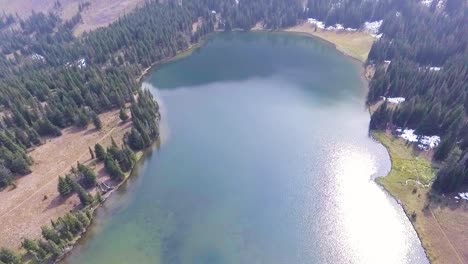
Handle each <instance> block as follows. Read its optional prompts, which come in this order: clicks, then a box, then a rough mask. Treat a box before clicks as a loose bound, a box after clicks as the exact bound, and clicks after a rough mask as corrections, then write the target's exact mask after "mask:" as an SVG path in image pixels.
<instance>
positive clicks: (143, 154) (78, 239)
mask: <svg viewBox="0 0 468 264" xmlns="http://www.w3.org/2000/svg"><path fill="white" fill-rule="evenodd" d="M215 33H216V32H215ZM211 34H212V33H210V34H208V35H211ZM208 35H206V36H205V37H204V38H202V39H200V41H199V42H197V43H195V44H192V45H190V46H189V47H188V48H187V49H185V50H182V51H180V52H178V53H177V54H176V55H175V56H173V57H170V58H165V59H163V60H160V61H156V62H153V63H152V64H151V65H150V66H149V67H147V68H145V69H144V70H143V71H142V73H141V74H140V75H139V76H138V77H137V78H136V81H137V82H138V83H139V84H140V85H141V84H142V81H143V79H144V77H145V76H146V75H148V74H149V73H151V71H152V70H154V68H155V67H157V66H159V65H162V64H165V63H169V62H172V61H176V60H179V59H182V58H185V57H187V56H189V55H191V54H192V53H193V52H194V51H195V50H196V49H198V48H200V47H201V46H203V44H204V43H205V41H206V38H207V37H208ZM160 122H161V115H160V118H159V119H158V126H159V124H160ZM160 145H161V135H159V136H158V138H157V139H156V140H155V141H154V143H153V144H152V145H151V146H150V147H148V148H146V149H143V150H141V151H139V152H136V153H135V155H136V156H137V159H136V161H135V164H134V165H133V166H132V168H131V170H130V172H128V173H126V176H125V178H124V179H123V180H122V181H121V182H119V183H118V184H117V185H116V186H115V187H114V188H113V189H112V190H110V191H109V192H107V193H105V194H104V195H103V196H102V201H100V202H98V203H97V204H95V205H93V206H91V207H90V208H87V209H88V210H89V212H90V213H91V215H92V217H91V219H90V220H91V222H90V224H89V225H88V226H87V227H86V228H85V229H84V230H83V231H82V232H81V233H80V234H79V235H78V236H77V237H75V238H74V240H73V241H71V242H70V245H69V246H68V247H67V249H66V250H65V251H64V252H63V253H62V254H61V255H59V256H57V257H56V258H55V259H54V260H53V261H52V263H54V264H55V263H61V262H62V261H63V260H65V259H66V258H67V256H68V255H70V254H71V252H72V251H73V249H74V248H75V247H76V245H78V244H79V243H80V242H82V241H83V240H84V239H86V236H87V235H88V234H89V230H90V229H92V228H93V227H94V221H93V220H94V217H95V215H96V211H97V210H99V208H100V207H102V206H104V203H105V202H106V201H107V199H108V198H109V197H111V195H112V194H113V193H114V192H115V191H118V190H119V189H120V188H121V187H122V185H123V184H125V183H127V181H128V180H129V179H130V178H131V177H133V176H134V174H135V173H136V172H137V171H138V169H139V167H140V166H141V165H142V163H143V161H144V160H145V158H146V157H147V155H148V154H150V153H152V152H153V151H154V150H155V149H157V148H159V146H160ZM83 209H86V208H82V209H80V210H78V211H81V210H83Z"/></svg>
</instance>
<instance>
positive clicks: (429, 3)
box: [421, 0, 433, 7]
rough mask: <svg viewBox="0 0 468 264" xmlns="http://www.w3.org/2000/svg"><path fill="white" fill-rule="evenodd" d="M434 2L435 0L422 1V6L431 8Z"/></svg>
mask: <svg viewBox="0 0 468 264" xmlns="http://www.w3.org/2000/svg"><path fill="white" fill-rule="evenodd" d="M432 1H433V0H422V1H421V4H423V5H425V6H427V7H429V6H431V4H432Z"/></svg>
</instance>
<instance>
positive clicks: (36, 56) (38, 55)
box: [31, 53, 45, 61]
mask: <svg viewBox="0 0 468 264" xmlns="http://www.w3.org/2000/svg"><path fill="white" fill-rule="evenodd" d="M31 59H33V60H35V61H45V57H44V56H42V55H40V54H37V53H34V54H33V55H31Z"/></svg>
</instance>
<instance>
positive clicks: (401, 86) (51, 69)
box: [0, 0, 468, 191]
mask: <svg viewBox="0 0 468 264" xmlns="http://www.w3.org/2000/svg"><path fill="white" fill-rule="evenodd" d="M466 9H467V6H466V2H465V1H463V0H448V1H446V2H445V3H444V4H443V5H441V4H440V3H439V2H438V1H436V0H434V1H432V2H431V3H430V4H429V5H423V4H421V3H420V2H418V1H403V0H385V1H375V2H372V1H364V0H362V1H337V0H314V1H308V2H307V3H305V4H304V2H302V1H294V0H292V1H291V0H258V1H240V0H239V1H235V0H232V1H231V0H187V1H169V2H167V3H165V4H160V3H158V2H156V1H148V2H146V3H145V5H144V6H142V7H140V8H138V9H137V10H135V11H134V12H133V13H130V14H128V15H125V16H123V17H121V18H120V19H119V20H118V21H117V22H115V23H113V24H111V25H110V26H109V27H106V28H103V29H100V30H96V31H94V32H91V33H89V34H85V35H84V36H83V37H81V38H76V37H74V36H73V28H74V27H75V26H76V25H77V24H78V23H80V22H81V15H80V13H77V14H76V15H75V16H74V17H72V18H71V19H70V20H68V21H62V20H61V19H60V18H59V17H58V16H57V15H56V14H53V13H49V14H43V13H32V15H31V16H30V17H29V18H28V19H26V20H22V19H20V18H18V17H14V16H12V15H7V14H4V15H2V16H0V22H1V23H0V26H1V27H0V29H1V30H0V53H1V55H2V56H0V80H1V82H0V114H1V117H2V120H1V122H0V126H1V128H2V131H1V132H0V142H1V144H0V186H5V185H7V184H9V183H10V182H11V180H12V177H13V176H14V175H24V174H28V173H29V172H30V169H29V166H30V164H31V163H32V162H33V161H32V160H31V159H30V158H29V157H28V156H27V154H26V152H27V149H28V148H30V147H32V146H35V145H39V144H41V143H42V139H43V138H44V137H55V136H60V134H61V131H60V130H61V129H63V128H66V127H69V126H77V127H86V126H87V125H88V123H91V122H92V121H94V122H93V123H96V122H99V121H97V120H96V119H98V118H99V117H98V114H99V113H102V112H105V111H108V110H110V109H115V108H123V107H124V106H125V104H126V103H130V102H131V101H132V98H133V95H134V94H135V93H136V92H137V91H138V89H139V88H138V84H137V82H136V81H135V80H136V76H138V74H139V73H140V72H141V70H142V69H143V68H146V67H148V66H150V65H151V64H152V63H154V62H157V61H159V60H162V59H164V58H168V57H172V56H174V55H175V54H176V53H177V52H178V51H181V50H184V49H186V48H188V47H189V46H190V45H191V44H193V43H196V42H197V41H198V40H199V39H200V38H201V37H203V36H204V35H206V34H208V33H210V32H212V31H214V30H215V28H216V29H224V30H231V29H234V28H241V29H245V30H248V29H250V28H252V27H253V26H254V25H255V24H256V23H257V22H262V24H263V25H264V27H266V28H270V29H277V28H281V27H287V26H291V25H294V24H296V23H297V21H298V20H299V19H305V18H308V17H313V18H316V19H319V20H323V21H324V22H325V23H326V24H327V25H334V24H335V23H341V24H343V25H344V26H345V27H353V28H360V27H362V25H363V23H364V22H366V21H373V20H380V19H381V20H383V24H382V26H381V28H380V33H382V34H383V35H382V37H381V38H380V39H379V40H378V41H377V42H375V44H374V45H373V47H372V50H371V52H370V54H369V58H368V63H369V64H375V65H376V73H375V76H374V78H373V79H372V81H371V84H370V87H371V88H370V92H369V96H368V102H369V103H373V102H376V101H377V100H379V98H380V96H387V97H392V96H395V97H396V96H401V97H405V98H407V99H408V100H407V101H406V102H405V103H403V104H401V105H399V106H398V107H396V108H390V107H387V104H384V105H383V106H382V107H381V109H379V111H377V112H376V114H374V115H373V117H372V122H371V128H372V129H383V128H386V127H387V126H388V125H389V124H394V125H396V126H401V127H411V128H416V129H417V131H418V132H419V133H421V134H438V135H441V136H442V138H443V142H442V144H441V145H440V147H439V148H438V150H437V153H436V155H435V159H437V160H438V161H445V159H446V158H447V157H448V156H450V155H451V154H454V153H461V154H457V155H458V156H459V157H458V159H457V160H458V161H461V160H464V159H463V157H464V156H465V149H467V146H468V136H465V135H466V133H464V132H465V131H466V130H468V126H467V125H466V124H465V115H466V113H465V108H466V104H468V101H467V100H468V99H465V92H466V89H467V84H466V79H467V65H466V61H467V48H466V46H467V39H466V38H460V37H459V36H463V35H466V33H467V32H468V23H466V22H467V19H466V12H467V10H466ZM80 10H81V9H80ZM197 21H198V22H200V21H201V23H199V24H198V27H197V28H196V29H195V30H194V29H193V28H192V25H193V23H195V22H197ZM384 61H391V64H390V65H389V66H388V67H387V65H385V63H384ZM434 67H438V69H441V70H440V71H434V70H433V69H434ZM140 133H141V131H140ZM143 134H144V133H143ZM132 135H135V133H132ZM143 136H144V135H143ZM132 138H133V137H132ZM455 148H459V149H460V151H456V150H455ZM454 155H455V154H454ZM454 159H456V158H453V159H451V160H454ZM459 163H460V162H459ZM460 164H461V163H460ZM441 171H444V170H441ZM448 175H452V174H451V173H449V174H448ZM464 175H465V173H463V176H461V175H459V176H457V177H455V176H454V177H455V178H457V179H458V180H453V178H454V177H451V176H447V175H445V176H444V175H442V174H440V177H438V181H437V182H436V184H435V185H434V186H435V187H437V188H439V187H440V190H443V191H450V190H454V189H455V188H456V186H460V185H461V184H462V183H463V182H466V181H468V179H467V178H468V177H465V176H464ZM442 179H445V180H442ZM449 179H450V180H449ZM452 180H453V181H454V182H457V183H456V184H455V183H448V182H451V181H452ZM447 181H448V182H447ZM446 185H450V187H447V186H446ZM442 186H444V187H442Z"/></svg>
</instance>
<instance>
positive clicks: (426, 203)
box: [373, 132, 468, 264]
mask: <svg viewBox="0 0 468 264" xmlns="http://www.w3.org/2000/svg"><path fill="white" fill-rule="evenodd" d="M373 136H374V137H375V138H376V139H377V140H378V141H380V142H381V143H382V144H383V145H384V146H385V147H386V148H387V149H388V152H389V153H390V157H391V159H392V169H391V171H390V173H389V174H388V175H387V176H386V177H383V178H379V179H378V182H379V183H380V184H381V185H382V186H383V187H384V188H385V189H386V190H387V191H388V192H390V194H391V195H393V197H395V198H396V199H397V200H398V201H399V202H400V203H401V204H402V206H403V209H404V210H405V212H406V214H407V215H408V217H409V218H410V219H412V224H413V226H414V228H415V229H416V232H417V233H418V236H419V238H420V239H421V243H422V245H423V247H424V249H425V250H426V254H427V255H428V257H429V260H430V261H431V263H444V264H445V263H450V264H456V263H460V264H463V263H468V247H467V246H466V245H468V202H467V201H463V200H457V199H454V198H453V197H454V195H453V194H452V195H447V196H438V195H436V194H433V193H431V192H430V183H431V181H432V180H433V179H434V177H435V170H434V168H432V165H431V162H430V161H429V160H428V159H427V158H426V157H425V156H424V155H421V154H419V153H418V152H415V151H414V150H413V148H412V147H411V146H407V145H406V144H405V142H404V141H403V140H402V139H399V138H394V137H393V136H391V135H389V134H386V133H381V132H379V133H374V134H373ZM384 228H385V227H384Z"/></svg>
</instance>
